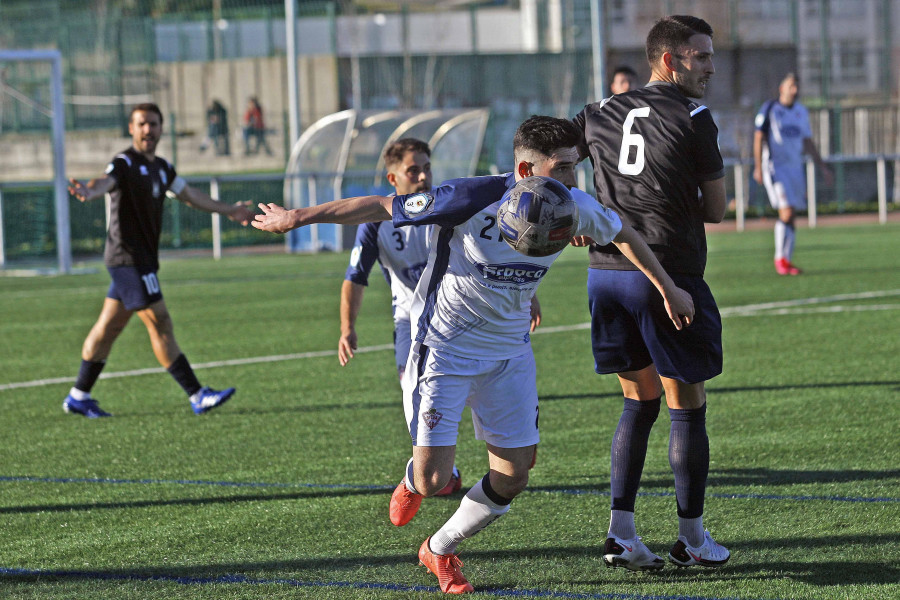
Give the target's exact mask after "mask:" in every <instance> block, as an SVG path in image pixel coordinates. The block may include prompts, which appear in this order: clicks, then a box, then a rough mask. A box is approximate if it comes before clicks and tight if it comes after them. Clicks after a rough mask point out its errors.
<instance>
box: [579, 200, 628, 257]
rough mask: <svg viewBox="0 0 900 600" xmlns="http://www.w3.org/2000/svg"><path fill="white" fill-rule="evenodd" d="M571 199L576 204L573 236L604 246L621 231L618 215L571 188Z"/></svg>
mask: <svg viewBox="0 0 900 600" xmlns="http://www.w3.org/2000/svg"><path fill="white" fill-rule="evenodd" d="M571 191H572V197H573V198H575V203H576V204H578V230H577V231H576V232H575V235H586V236H589V237H590V238H592V239H593V240H594V242H596V243H598V244H600V245H601V246H605V245H606V244H608V243H610V242H612V241H613V238H615V237H616V236H617V235H619V232H620V231H622V220H621V219H619V215H617V214H616V213H614V212H613V211H611V210H610V209H608V208H606V207H605V206H603V205H602V204H600V203H599V202H597V199H596V198H594V197H593V196H591V195H590V194H588V193H586V192H583V191H581V190H579V189H578V188H572V190H571Z"/></svg>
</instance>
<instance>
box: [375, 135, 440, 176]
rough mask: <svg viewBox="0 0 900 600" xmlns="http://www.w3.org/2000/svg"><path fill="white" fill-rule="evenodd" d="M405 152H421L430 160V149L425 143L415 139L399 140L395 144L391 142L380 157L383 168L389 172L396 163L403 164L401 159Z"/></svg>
mask: <svg viewBox="0 0 900 600" xmlns="http://www.w3.org/2000/svg"><path fill="white" fill-rule="evenodd" d="M407 152H421V153H422V154H424V155H425V156H427V157H429V158H431V148H429V147H428V144H427V143H426V142H423V141H422V140H417V139H416V138H400V139H399V140H397V141H395V142H391V145H390V146H388V147H387V148H386V149H385V151H384V154H383V155H382V157H383V158H384V166H385V167H387V169H388V170H390V168H391V167H393V166H394V165H396V164H397V163H401V162H403V157H404V156H406V153H407Z"/></svg>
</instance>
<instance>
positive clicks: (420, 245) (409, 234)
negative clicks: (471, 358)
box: [344, 222, 429, 323]
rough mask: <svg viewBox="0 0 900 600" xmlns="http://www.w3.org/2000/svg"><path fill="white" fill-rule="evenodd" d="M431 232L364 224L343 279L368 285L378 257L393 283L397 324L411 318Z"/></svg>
mask: <svg viewBox="0 0 900 600" xmlns="http://www.w3.org/2000/svg"><path fill="white" fill-rule="evenodd" d="M428 233H429V232H428V231H426V228H424V227H394V226H393V225H392V224H391V223H389V222H380V223H365V224H363V225H360V226H359V228H358V229H357V230H356V241H355V243H354V244H353V250H352V251H351V252H350V265H349V266H348V267H347V272H346V274H345V275H344V279H346V280H348V281H352V282H353V283H358V284H360V285H369V273H370V272H371V271H372V267H373V266H374V264H375V261H376V260H377V261H378V262H379V263H380V264H381V271H382V273H383V274H384V278H385V280H387V282H388V284H389V285H390V286H391V304H392V307H393V311H394V323H398V322H401V321H407V320H409V307H410V304H411V303H412V298H413V292H414V291H415V289H416V284H417V283H419V277H420V276H421V275H422V271H423V270H424V269H425V263H426V262H427V260H428V247H427V238H428Z"/></svg>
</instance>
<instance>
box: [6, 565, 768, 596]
mask: <svg viewBox="0 0 900 600" xmlns="http://www.w3.org/2000/svg"><path fill="white" fill-rule="evenodd" d="M35 576H36V577H59V578H71V579H96V580H101V581H162V582H167V583H178V584H181V585H210V584H231V585H234V584H238V585H287V586H293V587H310V588H339V589H340V588H344V589H356V590H385V591H390V592H432V593H434V594H439V593H440V590H439V589H438V588H436V587H434V586H427V585H401V584H396V583H377V582H370V581H302V580H299V579H258V578H254V577H247V576H246V575H219V576H217V577H195V576H184V575H163V574H155V575H146V574H141V573H104V572H102V571H63V570H43V569H10V568H6V567H0V577H35ZM476 592H478V593H480V594H485V595H488V596H496V597H498V598H563V599H572V600H738V599H737V598H723V597H719V596H678V595H675V596H673V595H666V596H644V595H641V594H603V593H589V592H554V591H550V590H535V589H521V590H511V589H491V588H487V589H477V590H476ZM743 600H747V599H746V598H745V599H743ZM751 600H758V599H751Z"/></svg>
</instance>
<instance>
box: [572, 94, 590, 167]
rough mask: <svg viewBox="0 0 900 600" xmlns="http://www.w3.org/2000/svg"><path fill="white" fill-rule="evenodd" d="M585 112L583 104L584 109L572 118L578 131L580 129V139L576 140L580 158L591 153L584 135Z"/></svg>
mask: <svg viewBox="0 0 900 600" xmlns="http://www.w3.org/2000/svg"><path fill="white" fill-rule="evenodd" d="M586 112H587V107H586V106H585V107H584V109H583V110H582V111H581V112H580V113H578V114H577V115H575V117H574V118H573V119H572V122H573V123H575V125H576V126H577V127H578V129H579V131H581V141H580V142H578V157H579V158H582V159H583V158H587V157H588V156H590V154H591V151H590V149H589V148H588V145H587V137H586V135H585V124H586V122H587V117H586V116H585V113H586Z"/></svg>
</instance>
